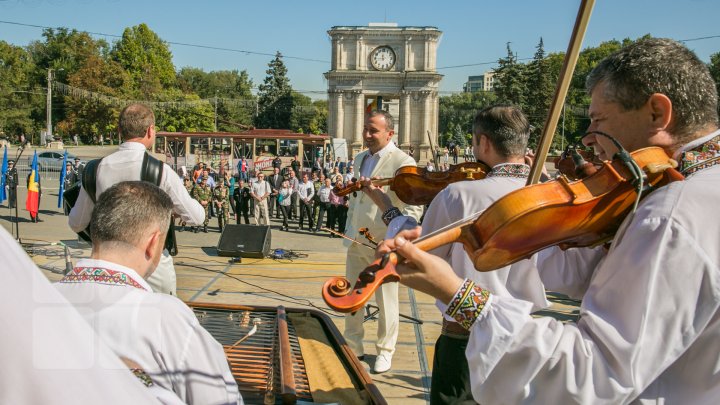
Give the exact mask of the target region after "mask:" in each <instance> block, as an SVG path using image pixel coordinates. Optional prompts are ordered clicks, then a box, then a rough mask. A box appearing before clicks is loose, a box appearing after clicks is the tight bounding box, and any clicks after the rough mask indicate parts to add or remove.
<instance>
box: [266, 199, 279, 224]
mask: <svg viewBox="0 0 720 405" xmlns="http://www.w3.org/2000/svg"><path fill="white" fill-rule="evenodd" d="M276 205H277V195H272V194H270V197H269V198H268V217H272V216H273V209H274V208H275V206H276ZM275 215H276V216H279V215H280V214H279V213H278V212H277V211H275ZM268 219H269V218H268Z"/></svg>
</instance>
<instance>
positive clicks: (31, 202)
mask: <svg viewBox="0 0 720 405" xmlns="http://www.w3.org/2000/svg"><path fill="white" fill-rule="evenodd" d="M30 170H31V171H30V178H29V179H28V193H27V200H25V209H26V210H28V211H30V217H31V218H33V219H34V218H35V217H36V216H37V213H38V209H39V208H40V207H39V206H40V185H39V183H40V173H39V172H38V161H37V151H35V156H33V160H32V166H31V167H30Z"/></svg>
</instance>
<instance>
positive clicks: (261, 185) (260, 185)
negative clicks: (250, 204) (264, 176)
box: [251, 180, 272, 199]
mask: <svg viewBox="0 0 720 405" xmlns="http://www.w3.org/2000/svg"><path fill="white" fill-rule="evenodd" d="M271 191H272V188H271V187H270V183H268V182H267V181H265V180H263V181H256V182H254V183H252V188H251V193H252V194H254V195H255V197H257V198H260V199H262V198H263V197H265V196H266V194H267V195H269V194H270V192H271Z"/></svg>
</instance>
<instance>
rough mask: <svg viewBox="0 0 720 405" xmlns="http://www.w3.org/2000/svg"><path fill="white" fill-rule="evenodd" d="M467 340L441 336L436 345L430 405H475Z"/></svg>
mask: <svg viewBox="0 0 720 405" xmlns="http://www.w3.org/2000/svg"><path fill="white" fill-rule="evenodd" d="M467 344H468V341H467V339H456V338H452V337H448V336H445V335H440V337H439V338H438V340H437V342H436V343H435V358H434V359H433V372H432V382H431V383H430V404H431V405H440V404H475V401H474V400H473V397H472V392H471V391H470V369H469V368H468V363H467V358H466V357H465V348H466V347H467Z"/></svg>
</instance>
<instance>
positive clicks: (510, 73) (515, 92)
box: [494, 42, 526, 108]
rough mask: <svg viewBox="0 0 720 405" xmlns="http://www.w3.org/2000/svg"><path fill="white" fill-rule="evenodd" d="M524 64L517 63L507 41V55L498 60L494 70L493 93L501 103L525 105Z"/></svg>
mask: <svg viewBox="0 0 720 405" xmlns="http://www.w3.org/2000/svg"><path fill="white" fill-rule="evenodd" d="M524 76H525V65H523V64H520V63H517V57H516V56H515V55H514V54H513V52H512V49H511V48H510V43H509V42H508V43H507V56H506V57H505V58H501V59H500V60H498V68H497V69H496V70H495V84H494V89H495V95H497V98H498V101H499V102H501V103H506V104H512V105H516V106H518V107H521V108H522V107H524V106H525V94H526V90H525V89H526V86H525V77H524Z"/></svg>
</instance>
